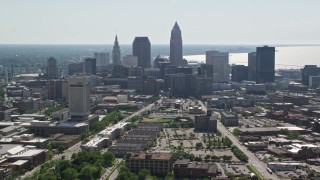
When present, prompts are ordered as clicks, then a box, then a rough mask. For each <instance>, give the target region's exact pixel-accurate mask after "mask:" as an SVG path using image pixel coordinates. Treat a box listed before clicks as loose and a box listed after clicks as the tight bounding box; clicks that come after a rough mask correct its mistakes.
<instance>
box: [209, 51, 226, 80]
mask: <svg viewBox="0 0 320 180" xmlns="http://www.w3.org/2000/svg"><path fill="white" fill-rule="evenodd" d="M206 64H210V65H212V66H213V82H226V81H228V80H229V74H230V66H229V53H227V52H219V51H207V52H206Z"/></svg>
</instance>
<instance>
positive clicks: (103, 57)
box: [94, 52, 109, 67]
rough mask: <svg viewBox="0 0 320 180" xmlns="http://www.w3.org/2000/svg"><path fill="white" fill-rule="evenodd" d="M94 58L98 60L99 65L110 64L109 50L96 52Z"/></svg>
mask: <svg viewBox="0 0 320 180" xmlns="http://www.w3.org/2000/svg"><path fill="white" fill-rule="evenodd" d="M94 58H95V59H96V62H97V67H100V66H107V65H108V64H109V53H107V52H95V53H94Z"/></svg>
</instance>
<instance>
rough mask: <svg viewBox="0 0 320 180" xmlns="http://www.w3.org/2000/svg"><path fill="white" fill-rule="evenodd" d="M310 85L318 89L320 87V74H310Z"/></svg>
mask: <svg viewBox="0 0 320 180" xmlns="http://www.w3.org/2000/svg"><path fill="white" fill-rule="evenodd" d="M309 87H310V88H312V89H317V88H319V87H320V76H309Z"/></svg>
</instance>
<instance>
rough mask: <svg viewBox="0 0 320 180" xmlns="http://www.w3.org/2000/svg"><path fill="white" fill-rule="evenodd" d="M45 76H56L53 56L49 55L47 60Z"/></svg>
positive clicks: (55, 64)
mask: <svg viewBox="0 0 320 180" xmlns="http://www.w3.org/2000/svg"><path fill="white" fill-rule="evenodd" d="M47 76H48V78H49V79H55V78H57V77H58V66H57V60H56V59H55V58H53V57H49V58H48V60H47Z"/></svg>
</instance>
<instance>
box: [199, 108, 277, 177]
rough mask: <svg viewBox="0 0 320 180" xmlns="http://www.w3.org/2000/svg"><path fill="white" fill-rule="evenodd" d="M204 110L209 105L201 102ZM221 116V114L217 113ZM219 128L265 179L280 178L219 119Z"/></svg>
mask: <svg viewBox="0 0 320 180" xmlns="http://www.w3.org/2000/svg"><path fill="white" fill-rule="evenodd" d="M200 104H201V106H202V108H203V110H204V111H205V112H207V107H206V106H205V105H204V104H203V103H202V102H201V103H200ZM215 114H216V115H217V116H218V117H219V118H218V119H221V118H220V114H219V113H217V112H216V113H215ZM217 129H218V130H219V131H220V132H221V134H222V135H224V136H227V137H228V138H229V139H230V140H231V141H232V143H233V145H235V146H237V147H238V148H239V149H240V150H241V151H242V152H243V153H244V154H246V155H247V156H248V159H249V162H248V164H250V165H252V166H253V167H254V168H256V170H257V171H258V172H259V173H260V175H261V176H263V178H264V179H272V180H279V178H278V176H276V175H275V174H274V173H272V174H270V173H269V172H268V171H267V165H266V164H265V163H264V162H262V161H260V160H259V159H258V158H257V157H256V156H255V155H254V154H253V153H252V152H251V151H249V150H248V149H247V148H246V147H245V146H243V145H242V144H240V143H239V140H238V139H237V138H236V137H235V136H234V135H233V134H232V133H231V132H230V131H229V130H228V129H227V128H226V127H225V126H224V125H223V124H222V123H221V122H220V121H219V120H218V121H217Z"/></svg>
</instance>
